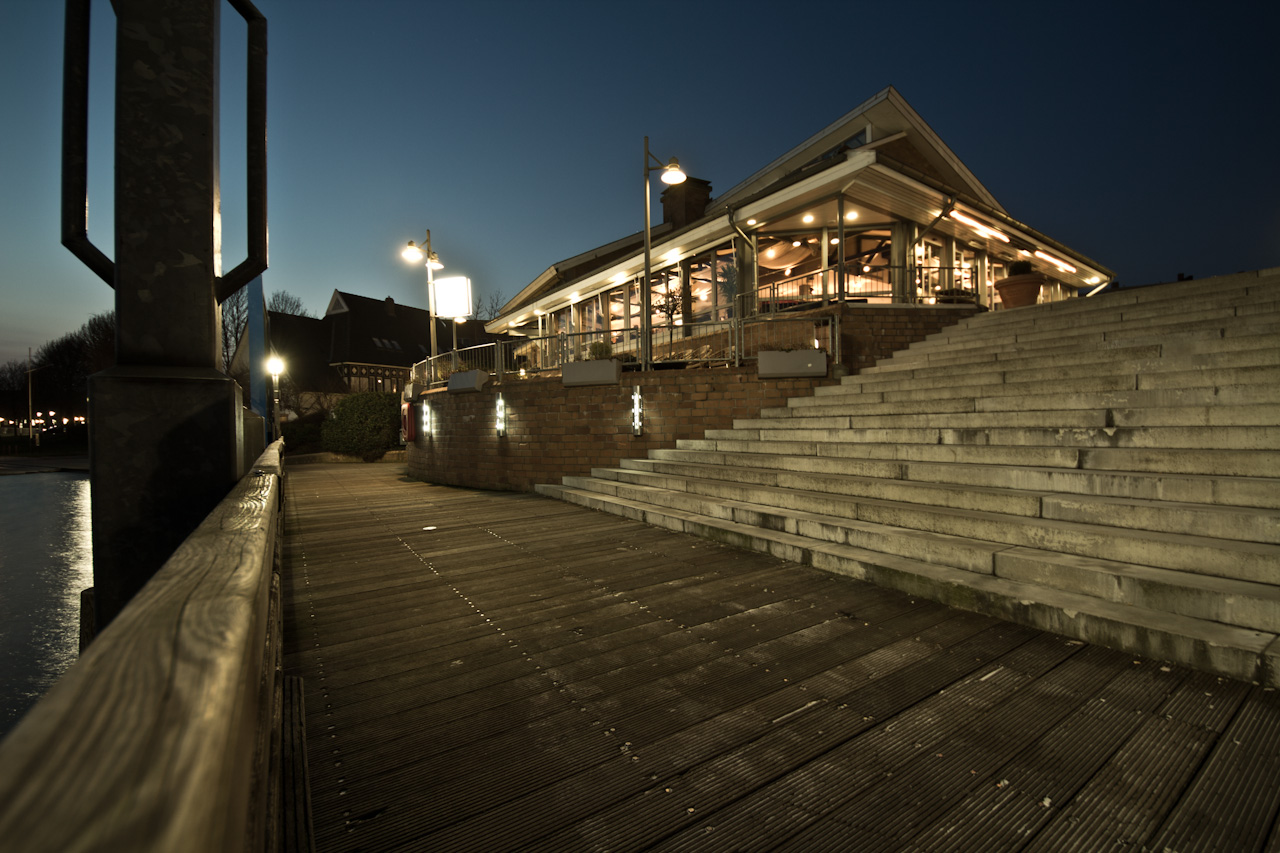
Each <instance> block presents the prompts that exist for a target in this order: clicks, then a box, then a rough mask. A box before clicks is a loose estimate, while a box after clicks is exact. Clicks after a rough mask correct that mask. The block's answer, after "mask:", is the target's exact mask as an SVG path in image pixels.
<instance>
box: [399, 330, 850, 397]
mask: <svg viewBox="0 0 1280 853" xmlns="http://www.w3.org/2000/svg"><path fill="white" fill-rule="evenodd" d="M651 341H652V347H651V352H652V353H653V367H654V369H658V370H661V369H666V368H673V367H691V366H700V367H714V366H734V367H738V366H741V365H742V364H743V363H745V362H750V361H753V360H754V359H755V358H756V357H757V354H758V353H759V351H760V350H761V349H821V350H824V351H826V352H827V354H828V355H829V356H830V357H831V360H832V361H834V362H838V361H839V360H840V318H839V317H836V316H827V317H805V318H799V317H796V318H788V317H781V316H772V315H771V316H756V317H750V318H747V319H742V320H739V319H730V320H719V321H712V322H705V323H693V324H689V325H681V324H671V325H665V326H655V327H654V328H653V329H652V337H651ZM639 354H640V329H638V328H634V327H633V328H630V329H611V330H598V331H592V332H580V333H573V334H557V335H547V336H543V337H539V338H519V339H515V340H507V341H496V342H494V343H489V344H482V345H480V346H475V347H467V348H466V349H461V350H457V351H456V352H446V353H441V354H440V355H437V356H435V357H434V358H429V359H426V360H424V361H420V362H418V363H417V364H415V365H414V366H413V376H412V381H413V382H414V383H415V384H416V385H419V386H420V387H424V388H434V387H439V386H442V385H445V384H446V383H447V382H448V381H449V376H450V375H451V374H453V373H455V372H457V371H460V370H483V371H485V372H487V373H488V374H489V375H490V376H492V377H494V379H495V380H496V381H497V382H502V381H503V380H504V378H506V377H507V376H510V375H517V376H529V375H535V374H540V373H555V372H558V371H559V370H560V368H561V366H562V365H564V364H565V363H566V362H570V361H587V360H590V359H593V358H617V359H619V360H621V361H622V362H623V363H624V364H637V365H638V364H639Z"/></svg>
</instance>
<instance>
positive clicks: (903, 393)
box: [801, 372, 1227, 406]
mask: <svg viewBox="0 0 1280 853" xmlns="http://www.w3.org/2000/svg"><path fill="white" fill-rule="evenodd" d="M997 377H998V378H997ZM1002 379H1003V373H999V372H997V373H993V374H991V375H990V376H989V377H988V379H987V381H986V382H985V383H983V384H974V383H972V382H969V381H967V380H966V381H956V380H954V379H953V380H951V382H950V383H946V382H940V383H931V386H930V387H919V386H917V385H915V384H911V385H908V386H907V387H905V388H903V389H898V390H894V389H890V390H883V389H877V390H875V391H863V390H860V389H858V388H851V387H849V386H847V385H822V386H819V387H817V388H814V389H813V396H811V397H806V398H801V399H808V400H812V401H814V402H813V403H812V404H811V405H825V406H830V405H837V404H839V405H844V404H848V405H860V404H861V403H890V402H897V401H910V400H945V399H947V398H950V397H989V396H1009V397H1018V396H1029V395H1032V394H1043V393H1045V391H1046V390H1047V389H1046V387H1045V383H1043V382H1020V383H1011V382H1002V381H1001V380H1002ZM1223 384H1227V383H1223ZM1053 389H1054V390H1055V391H1057V392H1059V393H1063V394H1079V393H1092V392H1105V391H1136V390H1137V389H1138V378H1137V377H1136V376H1135V375H1133V374H1116V375H1104V376H1086V377H1081V378H1076V379H1063V380H1060V381H1057V382H1054V383H1053ZM832 398H834V399H832Z"/></svg>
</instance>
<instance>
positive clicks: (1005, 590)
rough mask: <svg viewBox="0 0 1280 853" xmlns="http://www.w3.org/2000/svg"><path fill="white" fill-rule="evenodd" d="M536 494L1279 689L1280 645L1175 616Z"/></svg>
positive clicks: (782, 534)
mask: <svg viewBox="0 0 1280 853" xmlns="http://www.w3.org/2000/svg"><path fill="white" fill-rule="evenodd" d="M538 491H539V492H540V493H542V494H545V495H549V496H552V497H556V498H559V499H561V500H565V501H569V502H571V503H576V504H579V505H581V506H588V507H592V508H594V509H598V510H602V511H605V512H612V513H614V514H617V515H622V516H626V517H628V518H633V519H637V520H639V521H643V522H645V523H647V524H651V525H654V526H657V527H663V528H667V529H671V530H677V531H681V532H685V533H689V534H691V535H695V536H701V537H703V538H707V539H712V540H715V541H719V542H724V543H726V544H729V545H734V546H737V547H741V548H748V549H751V550H756V551H762V552H766V553H770V554H774V555H775V556H778V557H779V558H782V559H786V560H791V561H793V562H798V563H804V564H808V565H812V566H814V567H816V568H819V569H824V570H826V571H831V572H835V573H839V574H844V575H848V576H850V577H854V578H857V579H859V580H866V581H870V582H872V583H876V584H879V585H881V586H887V587H892V588H895V589H900V590H903V591H905V592H908V593H911V594H914V595H920V596H922V597H925V598H929V599H931V600H934V601H939V602H942V603H944V604H950V605H953V606H956V607H961V608H964V609H968V610H973V611H977V612H981V613H987V614H990V615H993V616H997V617H999V618H1003V619H1008V620H1009V621H1013V622H1018V623H1020V624H1025V625H1030V626H1033V627H1036V628H1040V629H1043V630H1048V631H1054V632H1056V633H1061V634H1064V635H1067V636H1071V637H1076V638H1078V639H1080V640H1083V641H1086V642H1093V643H1098V644H1101V645H1106V646H1110V647H1112V648H1119V649H1124V650H1126V651H1130V652H1133V653H1135V654H1143V655H1147V656H1150V657H1153V658H1156V659H1164V660H1171V661H1174V662H1177V663H1181V664H1185V665H1189V666H1193V667H1197V668H1200V669H1206V670H1209V671H1212V672H1217V673H1219V674H1222V675H1225V676H1228V677H1232V678H1237V679H1241V680H1245V681H1255V682H1257V681H1262V683H1265V684H1267V685H1269V686H1280V649H1277V640H1276V635H1275V634H1274V633H1271V632H1264V631H1254V630H1250V629H1247V628H1239V627H1235V626H1230V625H1223V624H1221V623H1217V622H1211V621H1208V620H1203V619H1195V618H1192V617H1189V616H1184V615H1180V614H1176V613H1168V612H1163V611H1158V610H1148V609H1147V608H1143V607H1136V606H1133V605H1129V604H1117V603H1115V602H1111V601H1107V600H1104V599H1101V598H1095V597H1092V596H1089V595H1083V594H1079V593H1072V592H1066V591H1063V590H1058V589H1053V588H1049V587H1044V586H1040V585H1036V584H1032V583H1025V582H1019V581H1015V580H1011V579H1009V578H1003V577H998V576H996V575H994V574H991V575H987V574H980V573H977V572H972V571H967V570H965V569H960V568H954V567H951V566H946V565H935V564H931V563H929V562H926V561H923V560H916V559H910V558H907V557H901V556H897V555H893V554H888V553H884V552H880V551H873V550H870V549H866V548H860V547H857V546H853V545H848V544H841V543H833V542H827V541H823V540H815V539H810V538H807V537H804V536H800V535H796V534H792V533H788V532H786V531H779V530H770V529H764V528H760V527H756V526H752V525H749V524H742V523H739V522H735V521H732V520H730V519H725V518H717V517H714V516H707V515H703V514H701V513H697V512H690V511H681V510H676V509H670V508H664V507H660V506H655V505H652V504H647V503H644V502H641V501H636V500H630V499H627V498H624V497H619V496H616V495H606V494H601V493H598V492H592V491H587V490H583V489H577V488H572V487H569V486H563V485H543V486H538Z"/></svg>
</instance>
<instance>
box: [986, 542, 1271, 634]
mask: <svg viewBox="0 0 1280 853" xmlns="http://www.w3.org/2000/svg"><path fill="white" fill-rule="evenodd" d="M995 574H996V576H997V577H1002V578H1008V579H1009V580H1013V581H1018V582H1020V583H1029V584H1035V585H1037V586H1044V587H1051V588H1054V589H1061V590H1064V591H1066V592H1074V593H1079V594H1082V595H1088V596H1092V597H1093V598H1101V599H1104V600H1106V601H1111V602H1115V603H1116V604H1125V605H1129V606H1132V607H1143V608H1148V609H1150V610H1157V611H1164V612H1167V613H1176V614H1179V615H1181V616H1190V617H1193V618H1195V619H1206V620H1209V621H1211V622H1220V623H1222V624H1224V625H1235V626H1237V627H1241V628H1250V629H1252V630H1255V631H1266V632H1270V633H1275V632H1276V631H1277V630H1280V586H1277V585H1276V584H1263V583H1250V582H1249V581H1239V580H1234V579H1231V578H1215V577H1205V576H1203V575H1193V574H1189V573H1187V572H1173V571H1169V570H1168V569H1156V568H1152V567H1151V566H1138V565H1133V564H1131V563H1118V562H1116V561H1114V560H1102V559H1097V558H1093V557H1077V556H1074V555H1072V554H1055V553H1054V552H1052V551H1038V550H1036V549H1034V548H1008V549H1006V550H1003V551H1000V552H999V553H997V554H996V555H995Z"/></svg>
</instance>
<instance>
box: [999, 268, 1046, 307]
mask: <svg viewBox="0 0 1280 853" xmlns="http://www.w3.org/2000/svg"><path fill="white" fill-rule="evenodd" d="M1042 284H1044V276H1042V275H1040V273H1034V272H1033V273H1025V274H1023V275H1011V276H1009V277H1008V278H1002V279H1000V280H999V281H997V282H996V292H997V293H999V294H1000V304H1002V305H1003V306H1004V307H1005V308H1023V307H1025V306H1027V305H1035V304H1036V302H1037V301H1038V300H1039V299H1040V285H1042Z"/></svg>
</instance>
